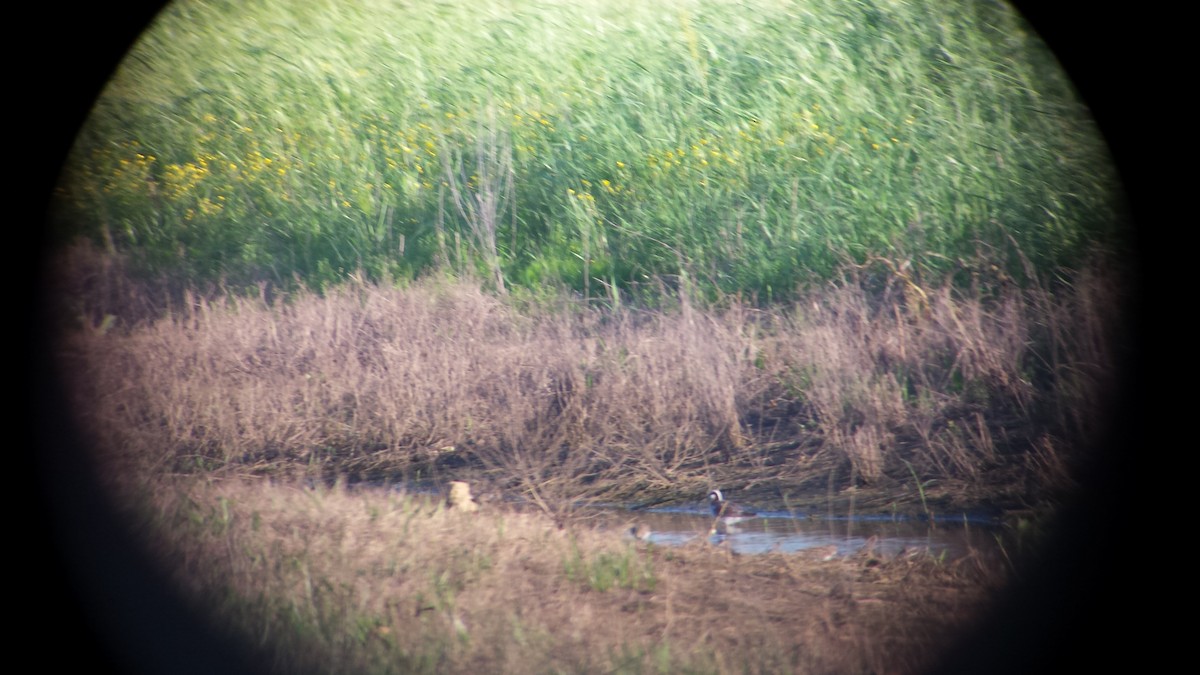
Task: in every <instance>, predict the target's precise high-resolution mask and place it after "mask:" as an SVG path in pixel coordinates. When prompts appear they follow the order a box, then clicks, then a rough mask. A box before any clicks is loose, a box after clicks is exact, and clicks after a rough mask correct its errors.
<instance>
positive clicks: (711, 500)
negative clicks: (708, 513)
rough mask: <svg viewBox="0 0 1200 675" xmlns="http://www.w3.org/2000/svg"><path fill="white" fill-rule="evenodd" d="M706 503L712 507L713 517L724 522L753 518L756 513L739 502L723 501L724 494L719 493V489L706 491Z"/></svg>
mask: <svg viewBox="0 0 1200 675" xmlns="http://www.w3.org/2000/svg"><path fill="white" fill-rule="evenodd" d="M708 505H709V507H710V508H711V509H712V514H713V517H714V518H720V519H721V520H722V521H724V522H726V523H736V522H738V521H739V520H745V519H747V518H753V517H754V516H757V515H758V514H757V513H755V512H754V511H751V510H750V509H747V508H743V507H742V506H741V505H739V504H735V503H733V502H727V501H725V495H723V494H721V491H720V490H713V491H712V492H710V493H708Z"/></svg>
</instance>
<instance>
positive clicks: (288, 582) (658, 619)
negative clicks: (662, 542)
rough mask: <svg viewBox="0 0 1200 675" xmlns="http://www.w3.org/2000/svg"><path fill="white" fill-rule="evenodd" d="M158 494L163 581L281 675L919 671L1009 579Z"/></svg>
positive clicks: (348, 509) (410, 505)
mask: <svg viewBox="0 0 1200 675" xmlns="http://www.w3.org/2000/svg"><path fill="white" fill-rule="evenodd" d="M149 490H150V491H149V492H147V493H144V494H145V499H144V500H143V501H142V503H141V509H142V513H143V514H147V513H148V514H149V516H148V518H147V517H146V516H143V517H144V518H145V522H147V524H148V528H147V536H148V538H149V540H150V541H152V542H154V544H155V545H156V546H157V548H158V550H159V551H160V558H161V560H162V561H163V562H164V564H165V566H166V567H167V568H168V569H170V570H172V573H173V576H174V577H175V579H176V580H177V582H178V583H179V585H180V586H182V587H183V588H185V589H186V590H187V593H188V595H189V596H190V597H192V598H193V599H194V600H195V601H196V602H198V603H200V604H201V605H203V606H204V607H206V608H207V609H208V610H209V611H211V612H213V613H214V615H215V616H216V618H218V619H219V620H220V621H221V622H222V624H224V625H227V626H230V627H231V629H232V631H233V632H234V633H235V634H238V635H241V636H242V637H249V638H251V639H252V640H254V641H255V642H256V643H257V646H258V647H259V648H261V649H264V650H266V651H267V652H268V653H269V654H270V656H271V662H273V663H274V665H275V669H276V670H277V671H279V672H298V671H304V672H308V671H317V672H445V673H455V672H463V673H466V672H493V673H509V672H511V673H531V672H664V673H665V672H685V671H687V672H715V673H726V672H797V673H827V672H843V673H854V672H895V673H901V672H917V671H920V670H921V669H922V668H924V667H926V666H928V665H929V664H930V663H931V662H932V660H933V659H935V658H936V656H937V654H938V653H939V651H940V650H941V649H944V648H946V647H948V646H949V645H950V644H952V640H953V636H954V635H955V632H954V631H955V630H957V629H959V628H962V627H965V626H967V625H969V624H970V622H971V619H972V618H973V617H975V616H976V615H977V613H978V611H979V610H980V609H981V607H982V606H983V604H984V602H985V601H986V599H987V594H988V591H987V588H988V587H989V585H990V584H993V583H996V582H998V581H999V579H1000V577H998V576H993V575H992V573H990V572H989V573H984V572H983V570H981V569H980V568H978V567H976V566H975V565H974V563H973V562H972V561H966V562H963V563H957V564H953V565H951V564H939V563H937V562H935V561H933V560H929V559H921V558H917V559H907V558H906V559H894V560H880V559H878V558H874V557H870V556H865V555H864V556H859V557H852V558H848V559H841V560H831V561H821V560H819V559H818V558H817V557H815V556H814V557H806V556H804V555H782V554H770V555H761V556H737V555H732V554H730V553H729V552H728V551H727V550H725V549H722V548H719V547H714V546H711V545H708V544H706V543H704V544H697V545H694V546H686V547H683V548H677V549H664V548H658V547H654V546H652V545H644V544H641V543H635V542H633V541H632V540H630V539H629V538H623V537H622V535H621V534H620V533H619V530H617V529H616V528H614V529H613V530H600V529H592V528H571V529H560V528H558V527H556V526H555V525H554V523H553V521H552V520H551V519H549V518H548V517H546V516H545V515H543V514H541V513H539V512H528V513H520V512H515V511H512V510H507V509H500V508H497V507H489V508H485V509H483V510H482V511H480V512H478V513H463V512H460V511H455V510H452V509H448V508H445V507H444V506H443V505H442V503H441V500H439V499H437V498H436V497H425V496H412V495H404V494H397V493H387V492H384V491H380V490H372V491H358V490H347V489H344V488H342V487H334V488H332V489H328V488H316V489H308V488H299V487H295V486H291V485H279V484H272V483H268V482H266V481H263V480H261V479H258V480H243V479H234V480H211V479H205V480H189V481H187V482H182V481H160V482H157V483H155V484H154V485H153V486H152V487H150V488H149ZM214 598H215V599H218V600H217V601H214V600H213V599H214Z"/></svg>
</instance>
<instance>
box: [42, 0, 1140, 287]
mask: <svg viewBox="0 0 1200 675" xmlns="http://www.w3.org/2000/svg"><path fill="white" fill-rule="evenodd" d="M479 138H490V139H497V140H499V141H500V142H501V143H502V144H506V145H508V146H511V151H512V166H511V172H510V175H511V179H512V185H513V187H512V191H511V193H504V194H503V195H501V196H502V197H503V199H502V200H501V203H500V204H499V207H498V211H497V230H496V233H495V235H496V236H495V253H494V257H495V258H497V259H498V263H499V266H500V268H501V270H502V272H503V276H504V278H505V280H506V283H508V284H516V285H527V286H536V285H540V284H564V285H566V286H569V287H572V288H574V289H577V290H579V291H583V292H586V293H587V294H589V295H600V294H604V293H612V292H613V289H629V288H631V287H636V286H637V285H639V284H642V283H645V282H647V281H651V280H654V279H659V278H663V277H668V278H670V277H675V276H679V277H684V278H686V279H688V280H690V282H691V283H693V284H694V286H695V287H696V288H698V289H700V290H701V291H703V292H714V291H723V292H748V293H753V294H756V295H758V296H759V297H761V298H768V299H769V298H770V297H772V295H773V294H776V293H778V292H779V291H781V290H785V289H790V288H793V287H795V286H796V285H797V284H801V283H805V282H806V281H811V280H817V279H822V278H827V277H829V276H831V275H834V274H836V273H837V272H838V270H839V269H840V267H841V266H842V265H844V264H846V263H859V262H863V261H866V260H868V259H871V258H872V257H883V258H887V259H888V260H889V261H895V262H898V263H899V262H910V263H912V264H913V266H914V267H913V269H914V272H913V273H917V274H924V275H929V276H938V277H943V276H946V275H952V274H954V273H957V272H960V271H962V270H964V269H967V268H971V267H972V266H975V267H977V266H978V265H977V263H978V261H979V260H980V259H981V257H982V258H983V259H986V260H988V261H989V264H998V265H999V266H1000V267H1001V268H1003V267H1006V266H1007V267H1008V269H1007V271H1006V272H1005V273H1006V274H1008V275H1011V276H1013V277H1016V278H1018V279H1019V278H1021V277H1022V276H1023V275H1026V274H1028V273H1029V267H1027V266H1024V265H1025V263H1026V262H1032V265H1033V268H1034V269H1042V270H1049V269H1052V268H1054V267H1057V266H1060V265H1068V266H1070V265H1073V264H1075V263H1077V262H1078V261H1079V260H1080V258H1081V257H1082V256H1083V255H1085V254H1086V253H1087V252H1088V251H1089V250H1090V249H1092V248H1094V247H1096V246H1101V247H1113V246H1118V245H1119V239H1120V236H1121V225H1120V223H1121V206H1122V205H1121V201H1120V190H1119V186H1118V184H1117V181H1116V177H1115V172H1114V170H1113V169H1112V167H1111V164H1110V162H1109V159H1108V156H1107V154H1106V151H1105V148H1104V145H1103V142H1102V140H1101V139H1100V137H1099V135H1098V133H1097V132H1096V130H1095V128H1094V126H1093V124H1092V122H1091V120H1090V118H1089V116H1088V114H1087V111H1086V110H1085V109H1084V108H1083V107H1082V106H1081V105H1080V104H1079V103H1078V101H1077V100H1076V99H1075V97H1074V94H1073V92H1072V90H1071V87H1070V83H1069V81H1068V80H1067V79H1066V77H1065V75H1064V74H1063V73H1062V72H1061V70H1060V69H1059V68H1058V66H1057V64H1056V62H1055V61H1054V59H1053V57H1052V56H1051V55H1050V54H1049V53H1048V51H1047V50H1046V49H1045V47H1044V45H1042V44H1041V43H1040V41H1039V40H1038V39H1037V37H1036V36H1035V35H1034V34H1032V33H1031V32H1030V31H1029V29H1028V27H1027V26H1026V25H1025V24H1024V23H1023V22H1022V20H1021V19H1020V18H1019V16H1017V15H1016V14H1015V13H1014V12H1013V11H1011V9H1010V8H1008V7H1007V6H1005V5H1003V4H1001V3H993V2H934V1H927V2H926V1H921V2H898V1H889V0H862V1H858V2H847V1H844V0H799V1H795V2H786V1H783V0H739V1H737V2H732V1H729V0H656V1H655V2H644V1H642V0H506V1H490V2H481V3H470V2H450V1H442V2H436V1H435V2H417V3H405V2H393V1H388V0H339V1H336V2H335V1H328V2H310V1H307V0H305V1H303V2H297V1H289V0H260V1H255V2H199V1H197V0H184V1H180V2H176V3H174V4H172V5H170V6H169V7H168V8H167V9H166V10H165V11H164V12H163V13H162V15H161V16H160V17H159V18H158V19H157V20H156V22H155V23H154V24H153V26H152V28H151V29H150V30H149V31H148V32H147V33H146V34H145V36H144V37H143V39H142V40H141V41H140V42H139V44H137V45H136V47H135V48H134V49H133V51H132V52H131V53H130V54H129V56H128V57H127V59H126V60H125V62H124V64H123V65H122V67H121V68H120V70H119V71H118V72H117V73H116V74H115V76H114V78H113V80H112V82H111V84H110V86H109V87H108V88H107V90H106V92H105V93H104V95H103V96H102V98H101V99H100V100H99V101H98V103H97V105H96V107H95V110H94V113H93V114H92V116H91V117H90V119H89V121H88V123H87V125H86V127H85V129H84V131H83V133H82V134H81V135H80V137H79V139H78V142H77V145H76V148H75V150H74V152H73V155H72V158H71V160H70V161H69V163H68V165H67V167H66V169H65V171H64V175H63V180H62V183H61V190H60V198H59V199H58V203H57V206H56V209H55V214H56V222H57V223H58V231H57V232H58V234H59V235H60V236H61V237H63V238H70V237H74V236H78V235H84V236H88V237H91V238H93V239H95V240H96V241H99V242H103V243H104V244H105V245H107V246H109V247H110V248H111V249H113V250H116V251H121V252H127V253H131V254H133V255H132V256H131V257H132V259H133V260H134V261H135V262H136V263H137V264H138V266H139V269H140V270H141V271H142V272H144V273H147V274H156V275H161V274H166V275H169V276H171V277H172V278H175V279H178V280H181V281H183V282H187V283H205V282H212V281H217V280H221V281H224V282H225V283H226V284H230V285H233V286H235V287H236V286H239V285H250V284H253V283H255V282H258V281H262V280H270V281H272V282H275V283H282V284H289V283H293V282H295V281H297V280H298V281H300V282H302V283H304V284H306V285H309V286H312V287H318V288H320V287H324V286H327V285H328V284H331V283H336V282H338V281H339V280H341V279H343V278H344V277H345V276H346V275H348V274H350V273H353V272H356V271H361V272H362V273H363V274H365V275H366V276H367V277H368V278H371V279H389V278H390V279H399V280H403V279H407V278H412V277H413V276H415V275H418V274H421V273H424V272H426V271H429V270H433V269H442V270H449V271H455V272H459V273H463V272H467V271H472V270H476V271H480V272H484V271H485V270H486V265H487V264H488V260H487V258H488V255H489V251H488V247H487V246H485V245H483V243H482V242H481V241H480V240H479V238H478V237H477V236H476V235H475V234H474V231H473V230H472V228H471V227H470V223H468V222H466V221H465V220H464V218H463V216H462V214H460V213H459V212H458V211H456V209H455V208H453V206H452V199H451V192H450V187H451V182H453V181H455V180H458V181H459V184H458V185H457V186H456V187H459V188H460V189H461V190H462V192H463V194H465V195H467V196H468V198H470V197H472V196H473V195H477V194H481V193H482V191H483V190H485V189H486V188H487V187H488V186H486V185H482V186H481V185H479V184H478V183H477V181H479V180H480V178H479V175H478V172H476V173H475V174H472V173H471V171H470V167H471V166H475V165H476V163H477V162H479V161H484V162H486V161H487V159H488V158H487V157H479V145H478V143H477V139H479ZM449 156H453V157H456V158H461V159H462V161H463V166H466V167H468V169H467V170H465V171H463V172H462V173H461V174H454V175H451V174H452V173H453V172H452V171H448V168H452V167H453V166H457V165H453V164H452V163H450V162H447V161H446V158H447V157H449ZM480 166H482V165H480ZM484 180H486V179H484ZM1022 258H1023V259H1024V260H1023V261H1022ZM972 261H975V262H972ZM614 297H615V296H614Z"/></svg>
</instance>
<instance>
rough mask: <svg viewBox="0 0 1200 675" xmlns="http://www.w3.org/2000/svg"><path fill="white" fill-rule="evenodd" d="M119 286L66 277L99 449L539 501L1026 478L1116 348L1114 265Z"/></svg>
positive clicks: (157, 460) (955, 491) (1070, 438)
mask: <svg viewBox="0 0 1200 675" xmlns="http://www.w3.org/2000/svg"><path fill="white" fill-rule="evenodd" d="M93 269H100V270H102V271H103V270H104V269H106V268H104V267H103V266H99V265H94V266H93ZM108 269H109V271H108V273H107V274H108V275H116V276H118V277H119V276H120V275H119V274H117V273H116V272H113V271H112V270H113V267H110V268H108ZM1097 269H1098V268H1097ZM94 276H95V277H96V278H98V279H105V278H107V277H106V275H105V274H97V275H94ZM130 286H131V285H130V284H129V283H128V282H120V281H111V282H108V281H105V282H103V283H101V282H99V281H96V280H95V279H93V280H92V281H90V282H89V283H88V284H82V283H81V284H77V287H80V288H84V289H85V290H84V291H81V292H82V293H83V295H82V297H83V298H84V301H83V302H82V303H81V304H82V305H83V306H84V307H85V309H81V310H79V312H81V313H82V315H83V316H84V317H85V319H84V321H83V324H84V326H85V327H84V328H83V329H76V330H71V331H68V332H67V333H66V334H65V339H64V348H63V353H64V364H66V365H67V370H68V371H69V372H70V375H71V377H72V378H73V381H74V383H75V387H74V391H75V393H76V394H77V395H78V401H79V405H78V412H79V413H80V414H81V415H82V416H83V417H84V418H85V421H86V422H87V423H88V425H89V428H90V429H91V432H92V434H93V438H94V439H95V440H96V442H97V445H98V446H99V447H101V448H104V449H105V452H106V453H107V455H108V456H109V457H112V458H113V459H112V460H111V461H114V462H117V461H129V462H132V463H133V464H136V465H139V466H142V467H143V468H145V469H147V470H150V471H161V470H171V471H192V470H196V469H203V470H213V469H222V470H234V471H239V472H241V471H246V470H252V471H257V472H271V473H276V474H277V473H280V472H292V473H295V472H299V473H305V474H308V475H314V474H317V475H324V476H331V475H335V474H337V475H347V476H350V477H352V478H372V477H373V478H379V477H395V476H402V475H413V474H414V473H415V472H416V471H418V470H420V471H423V472H425V473H426V475H427V473H428V472H429V471H430V470H450V469H452V468H453V467H461V466H462V465H464V464H469V465H472V466H479V467H483V468H484V469H486V470H487V471H489V472H490V475H491V478H492V479H494V480H495V481H497V482H498V483H499V484H500V487H502V488H506V489H512V490H519V491H521V492H523V493H524V494H525V495H526V496H527V497H529V498H531V499H533V500H534V501H535V502H537V503H539V504H540V505H541V506H542V507H543V508H545V509H546V510H548V511H553V510H557V509H562V508H566V505H568V504H570V503H571V502H570V500H569V499H568V498H577V497H579V496H581V495H584V494H592V495H597V494H603V493H607V495H608V496H609V497H610V498H612V497H614V496H624V497H628V496H631V495H635V494H643V495H644V494H650V493H654V494H675V495H679V494H685V493H699V494H702V493H703V492H704V491H705V490H707V488H708V486H709V485H710V484H711V483H712V482H714V481H716V482H719V483H723V484H742V485H749V484H751V483H755V482H765V483H769V484H772V485H793V486H796V485H799V486H803V485H819V486H821V487H824V486H826V485H830V486H834V487H836V488H838V489H840V488H842V487H847V486H853V485H855V484H858V483H864V482H865V483H867V484H880V485H897V484H909V483H911V482H912V480H913V478H914V475H915V476H916V477H917V478H919V480H921V481H924V482H926V483H928V484H929V485H928V487H929V490H928V491H927V493H926V496H939V495H940V496H941V498H943V499H944V500H946V503H947V504H952V503H953V504H962V503H965V502H968V501H970V500H971V499H973V498H974V499H976V501H978V497H979V495H981V494H982V495H986V497H987V498H991V499H995V498H997V496H999V497H1000V498H1002V499H1005V500H1008V501H1019V500H1030V499H1036V498H1037V495H1036V494H1034V493H1036V492H1038V491H1044V490H1046V489H1048V488H1052V487H1054V486H1056V485H1058V484H1060V483H1061V482H1063V481H1064V480H1066V479H1068V478H1069V468H1068V467H1069V466H1070V464H1071V460H1072V458H1076V457H1078V456H1079V455H1080V453H1081V450H1082V449H1084V448H1086V447H1087V446H1088V444H1089V443H1090V442H1091V441H1092V440H1093V438H1092V437H1093V436H1094V435H1095V433H1096V430H1097V429H1098V424H1099V420H1098V418H1097V415H1096V410H1098V409H1099V407H1100V403H1101V402H1102V399H1103V395H1104V392H1105V391H1106V385H1107V384H1108V383H1109V380H1110V379H1111V374H1112V366H1113V364H1112V358H1113V353H1114V346H1113V344H1112V338H1111V332H1112V331H1111V327H1112V321H1113V316H1114V312H1115V300H1114V298H1115V297H1116V289H1115V288H1114V287H1113V282H1112V281H1111V279H1109V278H1108V277H1105V276H1104V275H1102V274H1100V273H1099V272H1098V271H1097V270H1095V269H1094V270H1087V271H1085V272H1084V273H1081V274H1078V275H1076V276H1075V277H1073V278H1072V279H1071V280H1070V283H1061V284H1058V285H1056V286H1054V287H1053V289H1051V288H1050V287H1049V286H1047V287H1045V288H1034V289H1032V290H1028V291H1020V290H1017V289H1015V288H1009V290H1007V291H1005V292H1002V293H992V294H986V293H984V292H982V291H974V292H964V291H961V290H957V291H956V290H954V289H953V288H952V287H951V286H949V285H947V286H945V287H943V288H940V289H938V288H928V289H922V290H921V294H920V296H919V297H920V302H914V301H911V297H910V296H911V293H909V294H908V295H906V294H905V292H906V291H909V290H910V286H896V287H885V288H884V289H883V290H875V291H870V292H868V291H867V290H865V289H866V288H868V287H869V286H870V284H868V283H866V282H863V281H857V280H854V279H851V280H849V281H848V282H846V283H842V284H838V285H834V286H830V287H829V288H828V289H826V290H825V291H821V292H816V293H812V294H810V295H809V296H807V297H806V298H805V299H804V301H803V302H798V303H797V304H795V305H794V306H792V307H791V308H774V309H766V310H764V309H757V308H754V307H750V306H747V305H745V304H741V303H738V302H729V303H726V304H725V305H724V306H723V307H720V308H717V307H712V308H697V307H692V306H691V305H689V304H688V303H687V302H684V303H682V304H681V307H680V308H679V309H677V310H674V311H640V310H632V309H623V310H619V311H612V310H604V309H597V308H593V307H585V306H582V305H580V304H578V303H574V302H572V301H570V300H567V299H565V298H557V299H553V300H551V301H543V302H541V303H537V302H522V301H521V300H520V299H513V298H497V297H495V296H493V295H489V294H486V293H484V292H482V291H481V290H480V289H479V287H478V285H473V284H469V283H461V282H450V281H442V280H430V281H425V282H420V283H417V284H414V285H412V286H410V287H407V288H394V287H381V286H376V285H370V284H365V283H353V284H347V285H345V286H342V287H338V288H334V289H331V290H329V291H328V292H326V293H325V294H324V295H316V294H312V293H300V294H298V295H295V296H292V297H290V298H289V299H288V300H287V301H281V300H272V299H270V298H268V297H267V296H265V295H264V296H262V297H259V298H243V297H226V296H219V297H216V298H214V299H211V300H206V299H202V298H199V297H195V296H191V297H189V298H188V301H187V302H183V303H176V304H175V305H173V309H172V310H171V311H170V312H169V313H167V314H166V315H165V316H161V317H160V318H156V319H144V320H141V321H139V322H136V323H133V324H130V323H128V322H126V321H122V320H120V319H119V318H118V319H117V320H113V319H111V318H110V319H108V320H107V321H106V320H105V319H104V318H103V317H102V316H98V315H97V314H96V312H95V311H91V312H90V313H89V310H87V309H86V307H89V306H90V307H104V308H108V309H114V308H115V307H117V306H118V305H116V304H114V301H113V300H112V296H113V294H114V293H116V294H118V295H119V294H120V293H119V292H118V291H120V289H122V288H125V289H127V288H129V287H130ZM89 287H90V288H97V289H101V291H102V293H101V297H102V300H100V301H97V302H94V303H90V304H89V303H88V302H87V301H86V298H88V297H89V296H88V295H87V292H86V288H89ZM114 289H116V290H114ZM140 307H142V306H141V305H138V308H140ZM518 308H520V309H518ZM135 309H136V308H135ZM140 311H141V310H140V309H136V311H135V313H134V316H142V315H141V314H140ZM109 316H115V315H109ZM110 327H111V329H110ZM981 491H983V492H981ZM906 494H907V496H908V498H910V499H915V498H916V495H917V490H915V489H914V487H913V486H911V485H910V488H909V489H908V490H907V492H906Z"/></svg>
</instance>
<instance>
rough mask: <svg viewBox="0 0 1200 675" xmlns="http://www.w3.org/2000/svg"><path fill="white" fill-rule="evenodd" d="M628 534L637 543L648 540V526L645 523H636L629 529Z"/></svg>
mask: <svg viewBox="0 0 1200 675" xmlns="http://www.w3.org/2000/svg"><path fill="white" fill-rule="evenodd" d="M629 534H630V535H631V536H632V537H633V538H634V539H637V540H638V541H646V540H647V539H649V538H650V526H649V525H647V524H645V523H638V524H637V525H634V526H633V527H631V528H629Z"/></svg>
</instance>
